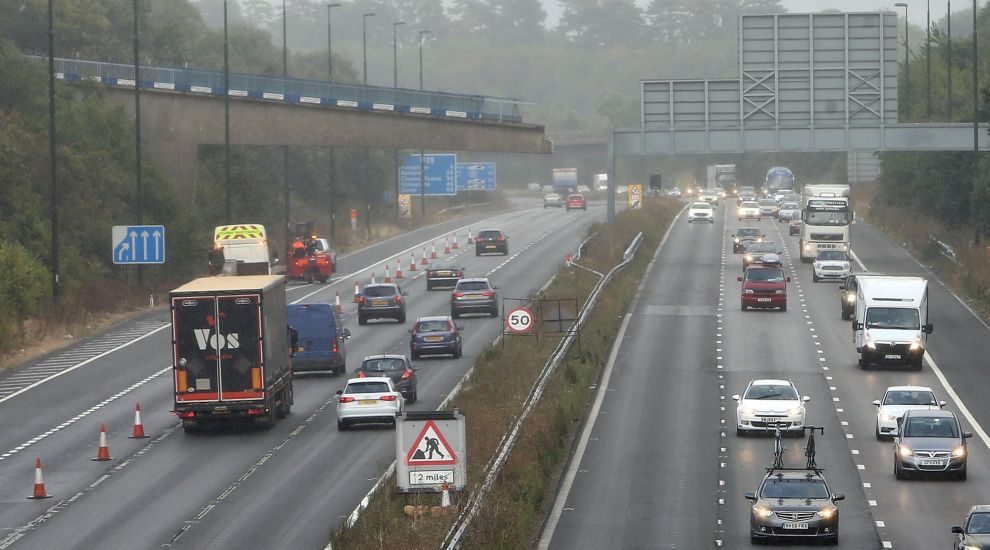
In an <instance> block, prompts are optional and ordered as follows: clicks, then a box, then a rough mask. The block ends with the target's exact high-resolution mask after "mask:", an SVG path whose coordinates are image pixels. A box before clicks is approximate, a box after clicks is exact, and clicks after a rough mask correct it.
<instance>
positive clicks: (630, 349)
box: [540, 203, 990, 550]
mask: <svg viewBox="0 0 990 550" xmlns="http://www.w3.org/2000/svg"><path fill="white" fill-rule="evenodd" d="M717 214H718V216H717V221H716V223H715V224H712V225H708V224H688V223H687V219H686V215H682V216H681V217H680V218H679V219H678V220H677V221H676V223H675V225H674V227H673V229H672V230H671V233H670V235H669V238H668V240H667V241H666V243H665V244H664V246H663V247H662V248H661V249H660V250H659V252H658V254H657V256H656V261H655V264H654V265H653V267H652V270H651V272H650V273H649V274H648V276H647V278H646V280H645V281H644V284H643V286H642V288H641V294H640V296H639V299H638V300H637V301H636V302H635V304H634V306H633V309H632V311H631V312H630V314H629V316H628V326H627V328H626V331H625V334H624V337H623V339H622V340H621V342H620V343H619V347H618V348H617V350H616V351H615V361H614V363H613V364H612V366H611V370H610V371H609V372H607V373H606V375H605V376H606V378H605V381H606V382H607V385H604V386H603V387H601V388H599V392H600V399H601V406H600V408H598V409H593V410H592V414H593V416H592V417H591V419H590V420H589V428H588V429H589V436H588V438H587V441H586V443H585V444H583V445H581V444H579V445H578V456H576V457H575V462H573V463H572V464H571V466H570V471H571V475H572V477H573V481H572V482H570V483H569V482H568V480H567V477H566V476H565V482H564V486H563V490H562V491H561V494H560V495H559V496H558V502H557V503H556V506H555V512H554V513H552V514H551V517H550V519H549V521H548V524H547V528H546V529H545V532H544V533H543V538H542V540H541V542H540V547H541V548H553V549H557V548H559V549H582V548H587V549H592V548H596V549H597V548H644V547H649V548H684V549H693V548H732V549H736V548H748V547H750V546H751V545H750V541H749V515H750V508H751V503H750V502H749V501H746V500H744V499H743V493H744V492H746V491H754V490H756V489H757V487H758V485H759V483H760V480H761V479H762V476H763V475H764V472H765V470H764V469H765V467H766V466H768V465H769V464H770V461H771V457H772V448H771V439H770V438H768V437H759V436H751V437H737V436H736V435H735V429H734V428H735V402H734V401H732V399H731V395H732V394H738V393H742V391H743V390H744V389H745V386H746V384H747V382H749V380H751V379H754V378H762V377H774V378H778V377H779V378H789V379H790V380H792V381H793V382H794V383H795V384H796V385H797V387H798V390H799V392H800V393H801V394H802V395H807V396H810V397H811V401H810V402H809V403H808V405H807V410H808V413H807V422H808V423H809V424H813V425H817V426H823V427H824V429H825V433H824V435H823V436H818V437H817V443H818V445H817V449H818V457H817V461H818V464H819V465H820V466H823V467H824V468H825V476H826V479H827V480H828V482H829V483H830V485H831V486H832V488H833V490H834V491H836V492H841V493H844V494H845V495H846V500H845V501H842V502H840V503H838V507H839V510H840V529H839V532H840V537H839V547H841V548H852V549H870V548H901V549H918V550H927V549H932V548H949V547H951V545H952V541H953V536H952V535H951V533H950V532H949V529H950V527H951V526H953V525H959V524H960V522H961V521H962V519H963V518H964V516H965V513H966V511H967V510H968V509H969V507H970V506H971V505H973V504H979V503H986V502H987V501H988V499H990V497H987V495H986V490H985V487H986V483H987V481H988V480H990V440H988V438H987V436H986V433H985V432H984V431H983V428H985V427H987V426H988V425H990V400H988V399H986V397H985V396H986V389H987V388H988V387H990V374H988V373H987V371H986V369H985V365H986V359H985V351H984V350H983V347H984V346H985V345H986V342H988V341H990V334H988V333H990V328H988V327H987V326H986V325H984V324H983V323H982V322H981V321H980V320H979V319H977V318H976V317H975V316H974V315H973V314H972V313H971V312H970V311H969V310H968V308H967V307H966V306H965V305H964V304H962V303H961V302H960V301H959V300H957V299H956V298H955V297H954V296H953V295H952V294H950V293H949V292H948V291H947V290H946V289H945V288H944V287H943V286H942V285H941V284H940V283H939V282H938V281H937V280H936V278H935V277H934V276H933V275H932V274H931V273H929V272H928V271H927V270H926V269H925V268H924V267H923V266H921V265H919V264H918V263H917V262H916V261H914V260H913V259H912V258H911V257H910V256H908V255H907V254H906V253H905V252H904V251H903V250H902V249H901V247H900V246H899V245H898V244H897V243H896V242H893V241H891V240H890V239H889V238H887V237H886V236H885V235H884V234H883V233H882V232H880V231H878V230H877V229H876V228H873V227H871V226H869V225H867V224H865V223H862V222H860V223H857V224H855V225H854V226H853V231H852V244H853V250H854V253H855V255H856V258H857V259H858V261H859V264H858V265H856V266H855V267H856V270H864V269H869V270H871V271H881V272H884V273H887V274H892V275H893V274H897V275H921V276H926V277H928V278H929V281H930V287H929V288H930V317H931V319H932V322H933V323H934V324H935V332H934V334H933V335H932V336H931V337H930V338H929V348H928V352H929V353H928V355H927V356H926V361H925V365H924V368H923V370H922V371H921V372H914V371H907V370H895V369H872V370H866V371H864V370H861V369H860V368H859V367H858V366H857V356H856V353H855V349H854V346H853V343H852V331H851V326H850V322H849V321H843V320H842V319H841V318H840V310H839V293H838V289H837V287H838V285H837V284H836V283H834V282H832V283H829V282H821V283H812V281H811V279H812V277H811V266H810V264H802V263H801V262H800V259H799V255H798V250H797V237H790V236H788V235H787V229H786V225H784V224H779V223H777V222H776V221H774V220H769V219H764V220H763V221H760V222H737V221H736V220H735V217H734V215H733V214H734V205H732V204H731V203H729V204H726V203H723V206H720V207H719V209H718V210H717ZM753 225H755V226H758V227H760V228H762V229H763V232H764V233H765V234H766V235H767V238H768V239H769V240H773V241H775V242H777V243H779V244H782V245H784V246H785V247H786V252H785V254H784V255H783V259H784V265H785V271H786V272H788V274H789V275H790V276H791V278H792V281H791V283H790V285H789V286H788V310H787V311H786V312H779V311H752V310H750V311H745V312H743V311H740V308H739V285H740V283H738V282H737V281H736V276H737V275H739V274H740V272H741V264H742V260H741V258H740V255H737V254H733V253H732V243H731V240H730V239H729V235H730V234H731V233H733V231H734V230H735V229H736V228H737V227H741V226H753ZM900 384H918V385H924V386H929V387H931V388H933V389H934V391H935V393H936V394H937V395H938V396H939V398H940V399H944V400H945V401H947V402H948V404H947V406H946V408H947V409H949V410H952V411H954V412H956V414H957V415H959V416H960V418H961V420H962V423H963V425H964V429H965V430H971V431H974V432H976V435H975V436H974V438H973V439H970V440H969V441H970V445H969V455H970V458H969V479H968V480H967V481H951V480H947V479H932V480H905V481H900V480H895V479H894V476H893V450H892V444H891V443H890V442H889V441H877V440H876V438H875V437H874V426H875V422H876V408H875V407H874V406H873V405H872V401H873V400H874V399H879V398H880V397H882V395H883V391H884V390H885V389H886V388H887V387H888V386H892V385H900ZM804 444H805V439H798V438H788V439H785V440H784V445H785V447H786V448H787V449H786V459H785V463H786V464H788V465H793V466H800V465H802V464H803V462H804V455H803V450H804Z"/></svg>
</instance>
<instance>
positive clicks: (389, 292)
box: [364, 286, 395, 297]
mask: <svg viewBox="0 0 990 550" xmlns="http://www.w3.org/2000/svg"><path fill="white" fill-rule="evenodd" d="M364 295H365V296H372V297H378V296H394V295H395V287H394V286H367V287H364Z"/></svg>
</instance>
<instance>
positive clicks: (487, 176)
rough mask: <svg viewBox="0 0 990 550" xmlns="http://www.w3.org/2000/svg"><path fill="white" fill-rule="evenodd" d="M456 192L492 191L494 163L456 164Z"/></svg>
mask: <svg viewBox="0 0 990 550" xmlns="http://www.w3.org/2000/svg"><path fill="white" fill-rule="evenodd" d="M457 190H458V191H478V190H480V191H494V190H495V163H494V162H475V163H458V164H457Z"/></svg>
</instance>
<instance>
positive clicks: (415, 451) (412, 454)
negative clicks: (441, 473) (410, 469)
mask: <svg viewBox="0 0 990 550" xmlns="http://www.w3.org/2000/svg"><path fill="white" fill-rule="evenodd" d="M406 464H407V465H409V466H412V465H417V466H445V465H449V464H457V455H456V454H455V453H454V449H453V448H452V447H451V446H450V444H449V443H447V439H446V438H445V437H444V436H443V432H441V431H440V428H439V427H437V424H436V422H434V421H432V420H427V421H426V425H424V426H423V429H422V430H421V431H420V432H419V436H417V437H416V440H415V441H414V443H413V445H412V447H410V448H409V453H407V454H406Z"/></svg>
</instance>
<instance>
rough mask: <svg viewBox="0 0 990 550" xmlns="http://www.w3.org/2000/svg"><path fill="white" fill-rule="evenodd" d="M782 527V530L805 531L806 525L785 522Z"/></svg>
mask: <svg viewBox="0 0 990 550" xmlns="http://www.w3.org/2000/svg"><path fill="white" fill-rule="evenodd" d="M782 527H783V528H784V529H807V528H808V524H807V523H806V522H797V521H785V522H784V524H783V525H782Z"/></svg>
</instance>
